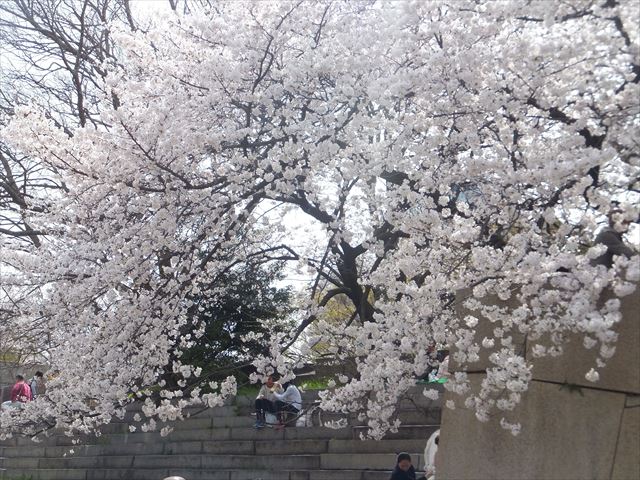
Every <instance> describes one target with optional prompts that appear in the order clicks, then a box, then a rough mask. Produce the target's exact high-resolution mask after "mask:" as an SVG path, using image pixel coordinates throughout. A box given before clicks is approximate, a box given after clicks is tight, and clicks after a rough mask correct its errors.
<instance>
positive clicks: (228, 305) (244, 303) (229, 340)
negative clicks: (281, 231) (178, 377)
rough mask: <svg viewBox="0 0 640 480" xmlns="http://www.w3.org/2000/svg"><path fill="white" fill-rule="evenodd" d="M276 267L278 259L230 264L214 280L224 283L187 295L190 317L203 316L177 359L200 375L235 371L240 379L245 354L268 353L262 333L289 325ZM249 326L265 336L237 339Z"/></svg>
mask: <svg viewBox="0 0 640 480" xmlns="http://www.w3.org/2000/svg"><path fill="white" fill-rule="evenodd" d="M282 268H283V265H282V264H276V265H272V266H269V267H264V266H255V265H253V266H251V265H250V266H249V267H247V268H244V269H238V270H233V271H231V272H229V273H227V274H226V275H224V276H223V277H221V278H219V279H218V280H217V281H216V285H223V286H224V288H220V289H216V288H215V286H214V285H212V286H211V287H210V289H209V290H207V291H203V293H202V294H200V295H199V296H197V297H194V298H192V299H191V300H192V301H193V302H194V307H193V308H192V312H193V315H194V317H196V318H192V320H197V321H200V322H203V323H204V324H205V330H204V335H203V336H202V337H201V338H199V339H198V340H197V343H196V344H195V345H194V346H192V347H191V348H189V349H187V350H186V351H184V353H183V355H182V357H181V361H182V362H183V363H187V364H191V365H194V366H198V367H201V368H202V376H201V378H206V379H208V380H217V379H221V378H224V377H226V376H227V375H228V374H229V373H231V372H232V371H236V372H235V373H236V374H240V378H238V381H239V383H242V382H243V381H244V380H245V379H244V378H242V376H243V375H242V371H237V369H238V367H239V366H240V365H242V363H243V362H246V359H247V358H252V357H255V356H256V355H260V354H266V353H268V350H267V341H266V339H268V338H269V337H270V336H271V335H273V334H274V333H276V332H282V331H287V330H290V329H292V328H293V325H292V324H291V321H289V320H287V318H288V316H289V314H290V313H291V310H292V308H291V290H290V288H289V287H287V288H279V287H277V286H275V282H277V281H278V280H280V279H281V278H282V274H281V272H282ZM218 292H220V293H218ZM250 332H255V333H262V334H264V335H265V340H263V341H257V340H249V341H245V340H243V338H242V337H243V336H244V335H246V334H248V333H250ZM236 376H238V375H236ZM245 376H246V371H245Z"/></svg>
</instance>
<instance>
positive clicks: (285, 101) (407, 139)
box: [0, 0, 640, 438]
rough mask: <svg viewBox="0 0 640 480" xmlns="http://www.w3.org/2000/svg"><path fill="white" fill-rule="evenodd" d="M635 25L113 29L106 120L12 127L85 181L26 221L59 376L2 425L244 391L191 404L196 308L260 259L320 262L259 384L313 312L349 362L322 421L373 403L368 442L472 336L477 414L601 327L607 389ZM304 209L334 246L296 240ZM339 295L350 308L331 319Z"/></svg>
mask: <svg viewBox="0 0 640 480" xmlns="http://www.w3.org/2000/svg"><path fill="white" fill-rule="evenodd" d="M214 7H215V8H214ZM193 8H195V7H193ZM176 11H179V9H176ZM636 14H637V12H636V7H635V6H634V5H632V4H631V3H626V2H624V3H621V2H616V1H612V0H608V1H603V0H598V1H595V0H594V1H586V0H585V1H573V2H565V1H562V2H561V1H554V2H551V1H548V2H529V1H524V0H523V1H512V2H477V1H455V2H447V1H440V2H377V1H371V2H305V1H300V2H295V3H293V2H247V3H242V2H230V3H223V2H221V3H216V4H215V6H211V7H208V6H207V5H205V4H203V5H201V9H200V10H199V11H198V14H197V15H188V14H187V15H182V14H180V13H171V14H170V15H168V16H162V17H158V19H157V20H156V23H155V25H153V26H151V27H150V28H148V29H146V30H145V31H144V32H142V31H140V30H135V31H132V30H131V29H130V28H117V27H115V26H114V27H111V30H110V34H111V39H112V41H114V42H115V45H114V49H115V50H117V52H118V53H117V55H116V57H117V58H116V59H115V60H114V61H113V62H107V63H106V64H105V65H104V68H105V69H106V74H105V75H104V84H103V86H102V87H101V92H103V93H102V98H100V99H99V100H98V101H99V108H98V109H97V111H98V112H99V117H97V118H99V120H97V121H96V122H95V124H89V123H87V124H84V125H80V126H79V127H77V128H73V129H72V130H71V131H70V132H69V131H65V129H63V128H60V127H59V126H58V125H56V124H55V123H54V122H52V121H51V120H50V119H49V118H48V115H47V111H46V110H44V111H43V110H42V109H41V108H37V107H29V108H20V109H17V110H16V113H15V119H14V121H13V122H11V124H10V125H9V126H8V127H7V128H5V129H4V131H3V133H2V137H3V139H5V140H6V141H7V142H9V143H10V144H11V145H12V148H14V149H15V150H16V151H19V152H21V153H23V154H25V155H29V156H30V157H31V158H38V159H43V161H45V162H46V163H47V165H50V166H51V167H52V171H53V172H55V175H54V178H55V179H56V181H59V182H64V185H65V186H66V189H65V191H64V195H62V196H61V198H60V200H59V201H57V202H56V203H55V204H54V205H52V206H51V207H50V208H49V209H47V210H46V211H42V212H39V211H34V212H30V214H29V217H28V221H29V225H32V226H33V228H36V229H38V231H40V232H42V235H43V237H42V238H43V243H42V245H41V247H40V248H37V249H36V248H33V249H30V250H27V251H21V252H20V254H19V255H15V256H14V257H12V260H11V263H12V270H11V274H10V275H7V278H6V279H3V281H6V282H11V283H12V284H14V285H21V286H27V287H38V288H39V291H41V292H42V295H41V296H40V297H38V298H34V299H33V301H32V302H31V303H30V304H28V305H25V307H23V309H22V310H21V319H22V321H24V322H27V324H28V322H30V321H35V320H34V319H35V318H38V319H39V321H40V322H45V323H46V325H47V329H48V331H50V332H53V333H54V334H55V336H56V340H57V341H56V346H55V347H54V348H52V350H51V364H52V367H53V368H54V369H55V370H56V371H58V372H59V375H58V376H57V377H56V379H55V380H54V381H52V382H51V385H50V386H49V388H48V390H47V396H46V398H43V399H41V400H39V401H37V402H34V404H33V405H28V406H27V408H26V409H24V411H23V412H21V413H20V414H19V415H9V414H3V415H2V416H1V417H0V422H1V423H0V424H1V425H2V429H1V431H2V433H0V436H2V435H7V434H8V433H9V432H12V431H15V430H17V429H23V431H24V429H26V431H28V432H29V433H37V432H39V431H42V430H43V429H46V428H47V426H50V425H56V426H59V427H64V428H67V429H69V430H71V431H80V432H81V431H87V430H91V429H93V428H95V427H96V426H99V425H100V424H102V423H105V422H108V421H109V420H110V419H111V418H112V417H113V416H114V415H122V414H123V413H124V410H123V407H124V405H126V403H127V402H129V401H131V398H132V395H131V394H132V393H133V394H134V396H137V397H138V398H141V399H143V400H144V399H145V398H146V397H147V393H146V392H147V391H148V389H149V388H150V387H152V386H156V385H158V382H159V380H158V379H159V376H160V375H161V373H162V372H163V371H165V369H166V368H167V366H169V368H170V369H171V370H172V371H173V372H175V373H176V374H180V375H182V377H183V379H184V380H183V381H182V382H178V386H177V387H173V388H168V387H167V388H165V387H166V385H164V384H163V383H162V381H160V383H159V385H160V388H161V389H162V390H161V392H160V397H161V398H162V401H161V402H156V403H154V402H152V401H151V400H150V399H149V398H147V399H146V400H145V402H146V405H145V413H146V415H147V416H148V417H149V422H150V423H151V425H154V424H155V421H156V420H157V419H160V420H166V419H175V418H181V417H182V415H183V410H184V408H185V407H187V406H189V405H191V404H198V403H202V402H204V403H205V404H207V405H209V406H214V405H218V404H220V403H221V402H223V401H224V399H225V398H226V397H227V396H229V395H233V393H234V391H235V380H234V378H233V376H230V377H229V378H228V379H227V380H226V381H224V382H222V383H221V384H220V385H217V384H215V385H212V386H211V388H212V389H213V391H214V393H207V394H202V393H201V390H200V389H199V388H193V379H194V378H197V377H198V376H199V374H200V372H199V371H198V369H196V368H192V366H190V365H188V364H186V363H183V362H181V354H182V352H183V351H184V350H185V349H188V348H189V347H190V346H192V345H193V342H194V340H195V339H197V338H198V337H199V336H201V335H202V326H201V325H198V324H197V323H196V324H193V323H191V322H190V321H189V319H190V318H194V315H193V309H194V308H197V307H196V306H195V305H194V304H193V302H192V301H190V300H189V298H193V297H194V296H197V295H198V293H199V292H200V291H201V289H202V288H203V286H204V285H207V288H211V286H214V287H213V292H210V293H212V294H215V293H216V288H217V289H218V290H219V294H220V295H224V291H225V285H224V283H223V282H221V281H220V279H223V278H224V277H225V275H227V274H228V273H229V272H233V271H234V269H236V268H239V266H242V265H244V264H247V263H252V264H263V263H269V262H289V263H290V264H291V265H292V266H295V267H297V268H301V269H311V270H312V271H313V272H314V279H313V280H312V281H311V282H310V284H309V285H308V288H307V290H306V292H305V293H306V294H307V298H308V301H307V302H305V303H304V304H303V306H302V307H301V308H302V312H303V314H304V315H303V318H302V319H301V321H300V322H299V326H298V328H297V329H296V330H295V331H294V332H291V334H290V335H275V336H273V337H272V339H271V344H270V355H265V356H261V357H258V358H255V359H253V362H254V365H255V366H256V368H257V372H258V375H260V374H262V375H263V374H266V373H269V372H271V371H274V370H277V371H279V373H281V374H283V375H285V376H291V375H292V374H291V369H292V367H293V366H294V364H295V361H297V360H298V358H294V357H293V356H292V355H290V354H288V352H289V351H290V350H291V348H292V347H293V346H295V347H296V350H297V351H298V352H299V353H301V354H302V355H304V353H305V351H306V347H305V345H300V342H298V339H299V338H300V335H301V334H302V333H303V332H304V331H305V330H306V329H307V327H309V325H311V324H313V323H314V322H315V323H316V331H317V330H320V331H323V332H325V333H324V335H325V336H326V340H327V342H328V343H330V344H331V345H332V353H333V355H335V358H336V360H337V361H341V362H342V361H349V362H352V363H353V365H354V369H353V370H354V374H353V375H352V376H350V377H349V376H340V377H339V378H337V379H336V381H337V383H336V385H334V386H333V387H332V388H330V389H329V390H328V391H326V392H324V393H323V394H322V399H323V407H324V408H326V409H329V410H333V411H339V412H343V413H348V412H350V413H357V414H360V415H361V416H362V418H366V419H368V421H369V426H370V432H369V434H370V435H371V436H373V437H376V438H379V437H380V436H381V435H383V434H384V433H385V432H386V431H387V430H389V429H395V428H397V426H398V422H397V421H396V420H394V411H395V407H396V404H397V402H398V399H399V398H400V396H401V395H402V394H404V393H405V392H406V391H407V390H408V389H409V388H410V387H412V386H413V385H415V379H416V377H418V376H420V375H423V374H424V372H425V371H426V370H427V368H428V362H429V355H428V353H427V351H428V347H429V346H430V345H432V344H433V343H438V344H445V345H449V346H451V347H455V354H454V358H453V360H454V361H455V362H456V363H457V364H458V365H459V366H460V368H458V370H459V371H458V373H456V375H455V377H454V378H452V379H451V381H450V382H449V383H448V387H449V388H450V389H451V390H453V391H455V392H458V393H461V394H463V395H466V396H467V402H466V406H467V407H468V408H474V409H475V411H476V413H477V416H478V418H479V419H480V420H483V419H486V418H487V417H488V415H493V414H498V415H503V412H508V411H510V410H512V409H513V408H514V406H515V405H516V404H517V403H518V401H519V399H520V398H521V396H522V395H525V394H526V390H527V385H528V382H529V380H530V378H531V369H532V364H531V362H530V361H529V360H528V357H527V356H526V354H525V353H526V352H523V351H522V349H521V348H520V346H519V344H518V342H516V341H515V340H514V336H515V335H523V336H525V337H526V339H527V343H528V344H530V345H533V351H534V354H535V355H540V356H545V355H550V356H559V355H561V354H562V346H563V344H564V342H565V341H566V336H567V335H568V334H570V333H571V334H575V333H577V334H579V335H581V336H582V337H584V342H585V347H586V348H596V349H598V351H599V359H598V362H597V364H596V365H593V366H589V368H591V367H593V370H592V371H589V373H588V374H587V375H588V378H589V379H591V380H594V381H595V380H597V369H599V368H601V367H602V366H603V365H604V364H605V363H606V360H607V359H608V358H610V357H611V355H613V353H614V351H615V339H616V334H615V326H616V324H617V323H618V322H619V321H620V314H619V305H620V302H619V300H618V299H617V298H613V299H612V300H609V301H607V302H606V303H604V304H602V302H599V299H600V298H601V294H602V292H603V291H604V290H605V289H610V290H612V291H613V292H615V296H616V297H623V296H625V295H629V294H631V293H632V292H633V290H634V285H635V282H637V281H638V278H639V277H640V270H639V268H638V264H637V262H632V261H630V260H629V259H628V258H626V257H624V256H618V257H616V258H615V262H614V264H613V265H612V266H611V267H610V268H607V267H606V266H603V265H595V262H593V260H594V259H595V258H596V257H598V256H599V255H600V254H601V253H602V250H603V248H602V247H600V246H597V245H595V246H594V245H593V238H594V234H595V232H596V230H597V228H598V227H599V223H600V222H601V221H602V219H603V218H604V216H606V215H607V214H611V215H612V217H613V219H614V222H615V226H616V228H618V229H624V228H626V227H625V225H627V223H628V222H636V221H637V218H638V213H639V209H638V203H637V200H638V193H640V192H639V186H640V185H639V178H640V177H639V175H640V168H639V167H640V163H639V161H638V158H639V157H640V152H639V149H638V143H637V139H636V138H634V135H636V134H637V132H638V124H639V123H638V122H639V116H638V113H639V112H638V110H639V106H638V100H637V99H638V94H639V93H640V92H639V83H640V59H639V58H638V52H639V51H640V50H639V48H638V47H639V38H638V32H637V29H634V28H633V20H634V18H635V16H636ZM114 98H117V99H118V101H117V102H114V101H113V99H114ZM291 214H295V215H304V216H305V217H306V218H308V221H309V222H312V223H314V224H316V225H317V226H319V227H321V229H322V231H323V232H324V234H322V235H318V236H317V238H314V239H312V242H311V244H310V246H309V248H305V249H300V248H298V247H297V246H296V245H297V244H298V243H299V242H295V241H294V240H295V239H296V231H293V232H291V231H287V222H286V221H285V220H286V217H287V215H291ZM292 268H293V267H292ZM319 295H320V300H319V301H318V297H319ZM337 296H343V297H345V298H347V299H348V300H349V302H350V303H351V304H352V305H353V314H352V315H350V316H349V317H348V318H345V319H344V323H343V324H341V325H336V324H335V323H334V322H332V323H331V324H328V323H324V324H323V323H322V320H321V318H322V312H323V309H324V308H325V307H326V306H327V304H328V302H329V301H330V300H331V299H332V298H334V297H337ZM461 311H465V312H467V313H465V314H463V315H461V314H460V312H461ZM487 322H490V323H491V324H492V325H493V326H494V327H495V328H493V329H492V334H491V336H489V337H485V338H483V339H480V340H478V339H476V338H475V334H476V332H477V331H478V330H479V329H480V327H482V326H484V325H485V324H486V323H487ZM252 340H255V339H252ZM307 347H308V346H307ZM481 355H489V361H490V363H491V365H492V366H491V367H490V368H487V369H486V378H485V381H484V382H483V383H482V386H481V390H480V391H479V392H474V391H471V389H470V386H469V382H468V379H467V377H466V374H465V373H464V371H465V369H472V368H473V367H474V364H477V362H478V361H479V359H480V357H481ZM585 373H587V372H585ZM187 384H189V385H191V388H189V389H188V390H187V389H185V388H184V387H185V386H186V385H187ZM427 394H428V395H432V393H430V392H427ZM504 415H505V417H504V418H505V419H504V421H503V422H502V423H503V426H505V428H510V429H512V431H514V433H515V432H517V430H518V428H519V426H518V425H517V423H512V422H511V421H508V420H507V417H506V414H504ZM145 428H146V427H145ZM5 432H6V433H5Z"/></svg>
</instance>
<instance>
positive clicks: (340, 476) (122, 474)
mask: <svg viewBox="0 0 640 480" xmlns="http://www.w3.org/2000/svg"><path fill="white" fill-rule="evenodd" d="M170 475H179V476H182V477H184V478H185V479H186V480H388V479H389V476H390V475H391V470H389V469H388V468H387V469H385V470H278V471H268V470H218V469H216V470H202V469H191V468H184V469H174V468H168V469H167V468H156V469H149V470H136V469H130V468H121V469H118V468H114V469H98V468H93V469H89V470H64V469H58V470H56V469H42V470H31V469H21V470H15V471H12V472H11V474H8V475H7V474H6V472H5V475H4V476H3V472H1V471H0V479H1V480H14V479H21V478H25V479H30V480H161V479H163V478H165V477H168V476H170Z"/></svg>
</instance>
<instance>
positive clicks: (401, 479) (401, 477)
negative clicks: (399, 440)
mask: <svg viewBox="0 0 640 480" xmlns="http://www.w3.org/2000/svg"><path fill="white" fill-rule="evenodd" d="M389 480H416V470H415V468H413V465H411V455H409V454H408V453H404V452H403V453H400V454H399V455H398V458H397V459H396V468H394V469H393V473H392V474H391V478H390V479H389Z"/></svg>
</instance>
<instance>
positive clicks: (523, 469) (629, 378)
mask: <svg viewBox="0 0 640 480" xmlns="http://www.w3.org/2000/svg"><path fill="white" fill-rule="evenodd" d="M603 300H606V298H605V299H603ZM622 312H623V320H622V322H621V323H620V324H619V325H618V328H617V332H618V333H619V335H620V336H619V340H618V343H617V349H616V353H615V355H614V357H613V358H612V359H610V361H609V363H608V365H607V367H605V368H603V369H599V373H600V380H599V381H598V382H597V383H591V382H588V381H587V380H586V379H585V377H584V375H585V373H586V371H588V369H589V368H590V367H591V366H592V365H594V364H595V362H594V360H595V356H596V354H597V352H594V351H593V350H595V349H593V350H585V349H584V348H583V347H582V342H581V341H579V340H578V339H577V338H575V339H573V341H572V342H571V343H570V344H569V347H568V348H567V349H565V353H564V355H563V356H562V357H560V358H555V359H550V358H543V359H533V358H532V357H531V355H530V352H527V359H529V360H530V361H531V362H533V365H534V367H533V381H532V383H531V385H530V387H529V390H528V391H527V392H526V394H525V395H523V400H522V403H521V404H520V405H519V407H518V408H517V410H516V412H515V413H516V415H513V416H514V417H517V418H518V420H519V421H520V422H521V424H522V427H523V428H522V432H521V434H520V435H518V436H516V437H514V436H513V435H511V433H510V432H509V431H507V430H504V429H502V428H501V427H500V425H499V418H492V419H491V420H490V421H489V422H487V423H481V422H479V421H478V420H476V418H475V416H474V414H473V413H472V412H470V411H468V410H465V409H464V408H457V409H456V410H449V409H446V408H445V409H443V414H442V428H441V435H440V451H439V453H438V455H439V458H438V464H439V468H438V480H443V479H456V480H465V479H469V480H480V479H492V480H493V479H495V480H499V479H505V480H507V479H508V480H529V479H531V480H546V479H558V480H570V479H576V480H578V479H580V480H587V479H594V480H595V479H616V480H637V479H640V294H639V293H638V292H636V293H635V294H633V295H632V296H629V297H625V298H623V299H622ZM461 313H462V312H461ZM483 333H484V334H486V333H488V332H479V335H478V336H479V337H480V339H482V336H484V335H483ZM523 348H527V346H526V344H524V343H523ZM484 366H485V365H483V366H482V367H481V368H480V369H479V371H481V370H482V368H483V367H484ZM455 369H456V366H455V365H454V366H453V368H452V370H454V371H455ZM469 377H470V379H471V384H472V387H474V386H475V388H477V387H478V385H479V382H480V379H481V377H482V373H470V374H469ZM449 399H453V400H459V397H457V396H456V395H454V394H451V393H449V392H447V393H446V394H445V398H444V400H445V401H446V400H449ZM457 403H458V404H459V403H460V402H457ZM510 416H511V415H510Z"/></svg>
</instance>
